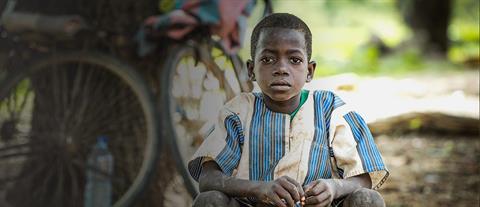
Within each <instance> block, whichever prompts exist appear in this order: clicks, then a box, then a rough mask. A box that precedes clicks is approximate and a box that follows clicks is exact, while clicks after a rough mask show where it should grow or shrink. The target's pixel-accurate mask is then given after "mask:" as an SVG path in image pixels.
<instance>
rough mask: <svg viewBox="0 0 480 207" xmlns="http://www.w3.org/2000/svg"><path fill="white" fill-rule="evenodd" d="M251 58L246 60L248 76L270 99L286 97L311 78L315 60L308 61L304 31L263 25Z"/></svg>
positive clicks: (283, 99)
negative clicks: (253, 56) (252, 58)
mask: <svg viewBox="0 0 480 207" xmlns="http://www.w3.org/2000/svg"><path fill="white" fill-rule="evenodd" d="M255 53H256V54H255V58H254V60H249V61H248V62H247V68H248V72H249V76H250V78H252V79H254V80H256V81H257V83H258V85H259V86H260V89H261V90H262V92H263V93H264V94H265V95H267V96H268V97H270V99H272V100H273V101H286V100H290V99H291V98H293V97H295V96H296V95H298V94H299V93H300V91H301V90H302V88H303V86H304V85H305V83H306V82H310V80H311V79H312V77H313V73H314V71H315V63H314V62H310V63H309V62H308V57H307V52H306V46H305V37H304V34H303V32H300V31H297V30H294V29H286V28H266V29H263V30H262V31H261V33H260V35H259V39H258V42H257V48H256V52H255Z"/></svg>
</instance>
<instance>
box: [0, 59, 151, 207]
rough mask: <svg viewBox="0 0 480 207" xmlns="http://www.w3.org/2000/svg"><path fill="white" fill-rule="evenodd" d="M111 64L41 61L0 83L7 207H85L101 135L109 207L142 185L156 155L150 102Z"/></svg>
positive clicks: (0, 185)
mask: <svg viewBox="0 0 480 207" xmlns="http://www.w3.org/2000/svg"><path fill="white" fill-rule="evenodd" d="M142 80H143V79H141V78H140V76H139V75H138V74H137V73H136V72H135V71H133V70H132V69H130V68H129V67H127V66H126V65H125V64H122V63H120V62H119V61H117V60H116V59H114V58H112V57H109V56H106V55H103V54H100V53H87V52H73V53H65V54H53V55H51V56H50V57H45V58H41V59H40V60H39V61H36V62H34V63H32V64H31V67H28V68H25V69H22V70H17V71H15V72H14V73H11V74H9V76H8V78H7V79H6V80H5V81H3V82H2V83H0V127H1V128H0V189H1V190H0V194H2V195H4V197H5V200H6V202H7V203H9V204H10V205H12V206H75V207H76V206H78V207H83V200H84V195H83V194H84V189H85V183H86V175H85V174H86V171H87V170H97V171H98V169H92V167H91V166H87V164H86V162H87V157H88V154H89V153H90V152H91V150H92V147H93V146H94V145H95V143H96V138H97V137H98V136H107V137H108V148H109V151H110V153H111V154H112V156H113V160H114V167H113V175H111V184H112V198H111V199H112V204H113V206H130V205H131V204H132V203H133V201H134V199H135V198H136V197H137V196H138V195H139V194H140V193H141V191H142V190H143V189H144V188H145V187H146V186H147V183H148V180H149V178H150V177H151V174H152V173H153V171H154V164H155V161H156V155H157V154H158V153H159V152H157V151H158V138H157V137H158V136H157V135H158V132H157V130H158V128H157V126H158V125H157V121H158V118H157V115H156V113H157V112H156V111H155V108H154V107H155V105H154V101H153V97H152V95H151V94H150V92H149V89H148V87H147V86H146V84H145V83H144V82H143V81H142Z"/></svg>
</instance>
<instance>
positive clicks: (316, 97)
mask: <svg viewBox="0 0 480 207" xmlns="http://www.w3.org/2000/svg"><path fill="white" fill-rule="evenodd" d="M311 45H312V37H311V32H310V30H309V28H308V26H307V25H306V24H305V23H304V22H303V21H302V20H301V19H300V18H298V17H296V16H294V15H291V14H286V13H276V14H272V15H269V16H267V17H265V18H264V19H262V20H261V21H260V22H259V23H258V24H257V25H256V26H255V29H254V30H253V33H252V38H251V56H252V60H249V61H248V62H247V68H248V71H249V75H250V78H251V80H253V81H256V82H257V83H258V85H259V86H260V89H261V93H242V94H240V95H238V96H237V97H235V98H234V99H232V100H231V101H229V102H228V103H227V104H225V106H224V107H223V108H222V109H221V110H220V113H219V117H218V123H216V125H215V129H214V131H213V132H212V133H211V134H210V135H209V136H208V137H207V138H206V139H205V141H204V142H203V143H202V145H201V146H200V147H199V149H198V150H197V152H196V153H195V154H194V156H193V158H192V160H191V161H190V162H189V164H188V169H189V171H190V174H191V176H192V177H193V178H194V179H195V180H197V181H199V188H200V192H201V193H200V194H199V195H198V196H197V198H196V199H195V201H194V206H229V207H234V206H272V205H273V206H282V207H283V206H285V207H286V206H330V205H334V206H341V205H343V206H385V202H384V200H383V198H382V196H381V195H380V194H379V193H378V192H377V191H375V190H371V188H372V187H373V189H378V188H379V187H380V186H381V185H382V184H383V183H384V181H385V180H386V178H387V177H388V175H389V172H388V170H387V168H386V166H385V164H384V162H383V160H382V156H381V155H380V153H379V150H378V149H377V146H376V145H375V143H374V140H373V137H372V135H371V133H370V131H369V129H368V127H367V124H366V123H365V121H364V120H363V119H362V117H360V115H359V114H358V113H356V112H355V111H353V110H351V109H350V108H349V106H348V105H347V104H345V103H344V102H343V101H342V100H341V99H340V98H339V97H338V96H336V95H335V94H334V93H332V92H329V91H322V90H318V91H311V92H310V91H307V90H304V89H303V86H304V84H305V83H306V82H309V81H311V80H312V77H313V74H314V71H315V62H313V61H310V58H311V51H312V49H311V47H312V46H311Z"/></svg>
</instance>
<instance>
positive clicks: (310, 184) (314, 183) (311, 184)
mask: <svg viewBox="0 0 480 207" xmlns="http://www.w3.org/2000/svg"><path fill="white" fill-rule="evenodd" d="M316 184H317V181H316V180H315V181H312V182H310V183H308V184H307V185H306V186H305V187H304V188H303V191H304V192H305V196H306V194H307V192H308V191H310V189H312V188H313V187H314V186H315V185H316Z"/></svg>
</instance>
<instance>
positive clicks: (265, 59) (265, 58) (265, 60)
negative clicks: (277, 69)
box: [260, 57, 273, 64]
mask: <svg viewBox="0 0 480 207" xmlns="http://www.w3.org/2000/svg"><path fill="white" fill-rule="evenodd" d="M260 61H262V63H265V64H268V63H272V62H273V58H271V57H264V58H262V59H260Z"/></svg>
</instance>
